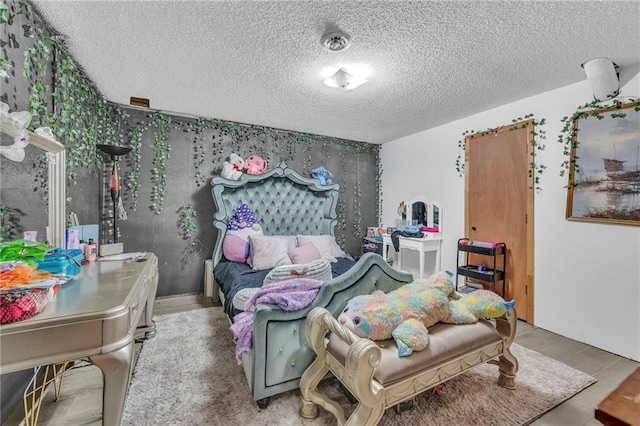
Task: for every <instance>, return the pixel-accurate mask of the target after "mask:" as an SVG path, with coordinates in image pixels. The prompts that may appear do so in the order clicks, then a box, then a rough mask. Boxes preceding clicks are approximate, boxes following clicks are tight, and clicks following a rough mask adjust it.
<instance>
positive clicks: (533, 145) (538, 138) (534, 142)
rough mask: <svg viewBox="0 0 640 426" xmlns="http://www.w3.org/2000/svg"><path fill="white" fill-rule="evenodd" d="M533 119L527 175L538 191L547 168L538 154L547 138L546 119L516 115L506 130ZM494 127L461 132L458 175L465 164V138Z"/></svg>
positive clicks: (522, 125)
mask: <svg viewBox="0 0 640 426" xmlns="http://www.w3.org/2000/svg"><path fill="white" fill-rule="evenodd" d="M528 120H533V130H531V132H530V140H529V156H530V157H531V159H530V161H529V168H528V175H529V177H530V178H533V185H534V189H535V190H536V192H540V191H541V190H542V185H541V183H542V182H541V179H542V174H543V173H544V170H545V169H546V168H547V166H545V165H544V164H543V163H542V161H541V160H540V158H539V156H540V154H541V152H542V151H544V149H545V148H546V145H545V144H544V141H545V140H546V138H547V132H546V130H544V127H543V126H544V125H545V123H546V120H545V119H544V118H542V119H540V120H538V119H536V118H535V117H534V115H533V114H527V115H525V116H524V117H517V118H514V119H512V120H511V122H512V123H513V124H512V126H511V127H509V129H508V130H516V129H518V128H525V127H526V123H523V122H524V121H528ZM495 131H496V129H487V130H483V131H478V132H476V131H474V130H466V131H464V132H463V133H462V139H460V140H459V141H458V157H457V158H456V163H455V166H456V171H457V172H458V173H459V174H460V176H463V175H464V172H465V168H464V167H465V166H464V152H465V148H466V139H467V136H469V135H480V136H485V135H488V134H491V133H494V132H495Z"/></svg>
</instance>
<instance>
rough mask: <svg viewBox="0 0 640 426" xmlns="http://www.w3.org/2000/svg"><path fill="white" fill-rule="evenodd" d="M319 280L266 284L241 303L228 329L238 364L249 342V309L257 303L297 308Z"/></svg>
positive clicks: (308, 301) (310, 296) (314, 292)
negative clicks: (244, 302) (242, 306)
mask: <svg viewBox="0 0 640 426" xmlns="http://www.w3.org/2000/svg"><path fill="white" fill-rule="evenodd" d="M322 283H323V282H322V281H320V280H312V279H309V278H293V279H290V280H284V281H278V282H275V283H271V284H267V285H265V286H263V287H262V288H261V289H260V290H258V291H257V292H256V294H254V295H253V297H252V298H251V299H249V301H248V302H247V303H246V304H245V306H244V310H245V311H244V312H242V313H240V314H238V315H236V316H235V317H234V319H233V325H232V326H231V331H232V332H233V340H234V342H235V343H236V360H237V361H238V365H240V364H242V354H243V353H245V352H249V350H250V349H251V345H252V342H253V313H254V311H255V310H256V306H257V305H259V304H268V305H276V306H278V307H280V309H282V310H283V311H297V310H298V309H302V308H304V307H306V306H309V304H311V302H313V299H314V298H315V297H316V295H317V294H318V291H319V290H320V287H321V286H322Z"/></svg>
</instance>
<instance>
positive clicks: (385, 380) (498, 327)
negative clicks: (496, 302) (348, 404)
mask: <svg viewBox="0 0 640 426" xmlns="http://www.w3.org/2000/svg"><path fill="white" fill-rule="evenodd" d="M494 322H495V324H494ZM494 322H490V321H487V320H480V321H479V322H478V323H477V324H468V325H451V324H442V323H438V324H436V325H434V326H433V327H430V328H429V346H427V348H426V349H424V350H422V351H419V352H414V353H413V354H411V355H410V356H408V357H399V356H398V352H397V347H396V344H395V342H394V341H393V340H385V341H380V342H374V341H371V340H369V339H366V338H360V337H358V336H356V335H355V334H353V333H352V332H351V331H350V330H348V329H347V328H345V327H343V326H342V325H341V324H340V323H338V321H337V320H336V319H335V318H333V317H332V316H331V314H330V313H329V311H327V310H325V309H323V308H314V309H313V310H312V311H311V312H309V315H307V319H306V325H305V327H306V338H307V343H308V344H309V346H310V347H311V348H312V349H313V350H314V351H315V353H316V355H317V357H316V359H315V361H314V362H313V363H312V364H311V365H310V366H309V368H308V369H307V370H306V371H305V373H304V374H303V375H302V378H301V380H300V391H301V393H302V397H301V398H302V407H301V409H300V415H301V416H302V417H304V418H307V419H313V418H315V417H317V416H318V407H317V405H320V406H321V407H323V408H324V409H326V410H327V411H329V412H331V413H333V415H334V416H335V417H336V418H337V419H338V424H339V425H344V424H347V425H358V426H361V425H375V424H377V423H378V421H380V418H381V417H382V415H383V414H384V410H385V409H387V408H389V407H392V406H394V405H396V404H398V403H400V402H403V401H406V400H408V399H411V398H413V397H414V396H415V395H418V394H419V393H421V392H424V391H426V390H428V389H430V388H432V387H434V386H436V385H438V384H440V383H442V382H445V381H446V380H448V379H450V378H452V377H455V376H457V375H459V374H461V373H463V372H464V371H466V370H468V369H470V368H473V367H475V366H477V365H480V364H482V363H485V362H488V363H492V364H496V365H497V366H498V371H499V376H498V383H499V384H500V385H501V386H503V387H505V388H508V389H514V388H515V375H516V372H517V370H518V360H517V359H516V358H515V357H514V356H513V354H511V352H510V350H509V347H510V346H511V343H512V342H513V339H514V338H515V332H516V322H517V317H516V313H515V311H514V310H513V309H510V310H509V311H507V313H506V314H505V315H503V316H502V317H500V318H497V319H495V320H494ZM329 331H330V332H331V333H330V334H329V335H327V334H328V332H329ZM328 372H331V373H332V374H333V375H334V376H335V377H336V378H337V379H338V380H339V381H340V382H341V383H342V385H344V387H345V388H346V389H347V390H348V391H349V392H351V394H352V395H353V396H354V397H355V398H356V399H357V400H358V402H359V403H358V406H357V407H356V409H355V410H354V411H353V413H352V414H351V416H350V417H349V419H348V420H347V419H346V418H345V414H344V410H343V409H342V407H341V406H340V405H339V404H338V403H337V402H336V401H333V400H331V399H329V398H328V397H327V396H326V395H323V394H321V393H320V392H318V390H317V386H318V383H320V381H321V380H322V379H323V378H324V377H325V376H326V375H327V373H328Z"/></svg>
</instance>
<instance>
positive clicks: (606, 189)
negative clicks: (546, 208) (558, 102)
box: [566, 102, 640, 226]
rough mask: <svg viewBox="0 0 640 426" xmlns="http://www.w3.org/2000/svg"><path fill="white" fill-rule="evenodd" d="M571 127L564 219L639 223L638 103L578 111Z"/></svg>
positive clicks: (639, 130) (639, 109)
mask: <svg viewBox="0 0 640 426" xmlns="http://www.w3.org/2000/svg"><path fill="white" fill-rule="evenodd" d="M572 132H573V134H572V138H573V141H572V144H571V146H572V148H571V160H570V163H569V164H570V165H571V167H570V168H569V184H568V186H567V188H568V190H567V214H566V217H567V219H570V220H582V221H591V222H605V223H618V224H625V225H635V226H639V225H640V107H639V104H638V103H637V102H632V103H625V104H617V105H614V106H612V107H607V108H601V109H595V110H590V111H588V112H583V113H578V114H576V115H575V118H574V120H573V128H572Z"/></svg>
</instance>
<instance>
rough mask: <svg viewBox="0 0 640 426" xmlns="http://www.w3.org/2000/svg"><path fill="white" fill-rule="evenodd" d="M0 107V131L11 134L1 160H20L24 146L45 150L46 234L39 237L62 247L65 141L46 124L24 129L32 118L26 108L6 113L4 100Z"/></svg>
mask: <svg viewBox="0 0 640 426" xmlns="http://www.w3.org/2000/svg"><path fill="white" fill-rule="evenodd" d="M1 107H2V108H1V111H0V133H2V134H3V135H6V136H8V137H10V138H13V144H6V145H5V144H3V145H1V146H0V154H1V155H0V157H1V159H2V161H3V162H4V161H7V160H10V161H14V162H20V161H23V160H24V158H25V149H30V148H28V147H29V145H31V146H33V147H36V148H38V149H40V150H43V151H45V152H46V153H47V154H46V155H47V162H48V173H47V189H48V197H47V198H48V205H47V218H48V221H47V231H46V232H47V235H46V238H39V240H45V239H46V241H48V242H49V244H50V245H51V246H53V247H62V248H64V247H65V228H66V204H65V203H66V157H65V148H64V145H62V144H61V143H60V142H58V141H56V140H55V139H54V137H53V134H52V133H51V130H50V129H48V128H38V129H36V132H31V131H28V130H26V128H27V125H28V124H29V122H30V120H31V115H30V114H29V113H28V112H26V111H21V112H18V113H9V111H8V107H6V104H2V105H1ZM3 168H4V167H3ZM28 179H29V180H32V179H33V177H32V176H29V177H28ZM25 181H27V180H25ZM18 238H22V236H18Z"/></svg>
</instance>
